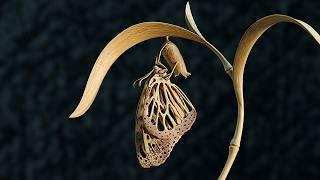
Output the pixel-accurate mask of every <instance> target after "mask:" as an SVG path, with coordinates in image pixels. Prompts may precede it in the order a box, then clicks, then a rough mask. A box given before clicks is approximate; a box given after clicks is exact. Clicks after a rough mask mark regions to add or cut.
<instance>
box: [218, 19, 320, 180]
mask: <svg viewBox="0 0 320 180" xmlns="http://www.w3.org/2000/svg"><path fill="white" fill-rule="evenodd" d="M281 22H290V23H293V24H296V25H298V26H300V27H302V28H303V29H304V30H306V31H307V32H308V33H309V34H310V35H311V36H312V37H313V38H314V39H315V40H316V41H317V42H318V43H319V44H320V35H319V34H318V33H317V32H316V31H315V30H314V29H313V28H312V27H311V26H310V25H308V24H307V23H305V22H303V21H301V20H297V19H294V18H292V17H289V16H285V15H279V14H276V15H271V16H267V17H264V18H262V19H260V20H258V21H256V22H255V23H254V24H252V25H251V26H250V27H249V28H248V29H247V30H246V32H245V33H244V35H243V36H242V39H241V41H240V43H239V45H238V48H237V51H236V54H235V57H234V70H233V86H234V91H235V94H236V98H237V104H238V118H237V125H236V129H235V132H234V136H233V138H232V140H231V142H230V147H229V155H228V159H227V162H226V164H225V167H224V169H223V171H222V173H221V175H220V176H219V180H224V179H225V178H226V177H227V174H228V173H229V170H230V168H231V166H232V164H233V161H234V159H235V157H236V155H237V153H238V149H239V147H240V142H241V137H242V130H243V123H244V98H243V74H244V68H245V65H246V62H247V59H248V56H249V54H250V51H251V49H252V47H253V46H254V44H255V43H256V41H257V40H258V39H259V37H260V36H261V35H262V34H263V33H264V32H265V31H266V30H267V29H269V28H270V27H272V26H273V25H275V24H278V23H281Z"/></svg>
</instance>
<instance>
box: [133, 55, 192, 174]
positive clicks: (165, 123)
mask: <svg viewBox="0 0 320 180" xmlns="http://www.w3.org/2000/svg"><path fill="white" fill-rule="evenodd" d="M157 62H158V63H157ZM175 67H176V66H175ZM175 67H174V68H173V70H172V72H171V73H170V74H167V71H168V69H167V68H166V67H165V66H164V65H163V64H161V63H160V62H159V61H156V65H155V66H154V68H153V70H152V71H151V72H149V73H148V74H147V75H145V76H144V77H142V78H140V79H138V80H137V81H135V82H134V84H136V83H137V82H139V85H141V81H142V80H143V79H145V78H147V77H149V76H150V75H151V74H153V76H152V77H151V78H149V79H148V80H147V81H146V83H145V85H144V88H143V90H142V94H141V96H140V100H139V104H138V108H137V119H136V151H137V157H138V160H139V162H140V164H141V165H142V167H145V168H146V167H151V166H159V165H160V164H162V163H164V162H165V161H166V159H167V158H168V157H169V155H170V152H171V151H172V149H173V147H174V145H175V144H176V143H177V142H178V141H179V139H180V138H181V136H182V135H183V134H184V133H185V132H187V131H188V130H189V129H190V128H191V126H192V124H193V123H194V121H195V119H196V115H197V113H196V110H195V108H194V107H193V105H192V103H191V102H190V100H189V99H188V98H187V96H186V95H185V94H184V93H183V92H182V90H181V89H180V88H179V87H178V86H177V85H175V84H173V83H171V82H170V77H171V75H172V73H173V72H174V69H175Z"/></svg>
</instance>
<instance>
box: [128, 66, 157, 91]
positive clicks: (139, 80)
mask: <svg viewBox="0 0 320 180" xmlns="http://www.w3.org/2000/svg"><path fill="white" fill-rule="evenodd" d="M153 71H154V70H153V69H152V70H151V71H150V72H148V73H147V74H146V75H144V76H143V77H141V78H139V79H137V80H135V81H134V82H133V84H132V86H133V87H134V88H135V87H136V85H137V84H138V85H139V87H140V86H141V83H142V81H143V80H145V79H146V78H148V77H149V76H150V75H151V74H152V73H153Z"/></svg>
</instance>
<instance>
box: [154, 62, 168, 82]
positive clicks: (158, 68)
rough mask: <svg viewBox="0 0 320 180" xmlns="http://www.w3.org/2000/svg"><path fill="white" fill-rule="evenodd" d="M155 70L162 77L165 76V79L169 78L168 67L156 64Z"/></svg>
mask: <svg viewBox="0 0 320 180" xmlns="http://www.w3.org/2000/svg"><path fill="white" fill-rule="evenodd" d="M153 72H154V73H155V74H157V75H159V76H160V77H163V78H165V79H167V78H168V74H167V72H168V69H167V68H166V67H161V66H158V65H154V66H153Z"/></svg>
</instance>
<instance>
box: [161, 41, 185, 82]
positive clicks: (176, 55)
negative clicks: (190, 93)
mask: <svg viewBox="0 0 320 180" xmlns="http://www.w3.org/2000/svg"><path fill="white" fill-rule="evenodd" d="M162 55H163V57H164V59H165V60H166V61H167V63H168V64H169V65H170V67H171V69H172V68H173V67H174V65H175V64H176V63H178V64H177V66H176V69H175V70H174V75H175V76H179V75H180V74H181V75H182V76H183V77H184V78H187V77H188V76H189V75H191V74H190V73H189V72H188V71H187V68H186V64H185V63H184V60H183V58H182V55H181V53H180V51H179V49H178V47H177V46H176V45H175V44H174V43H173V42H171V41H169V40H168V39H167V42H166V44H165V47H164V49H163V51H162Z"/></svg>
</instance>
